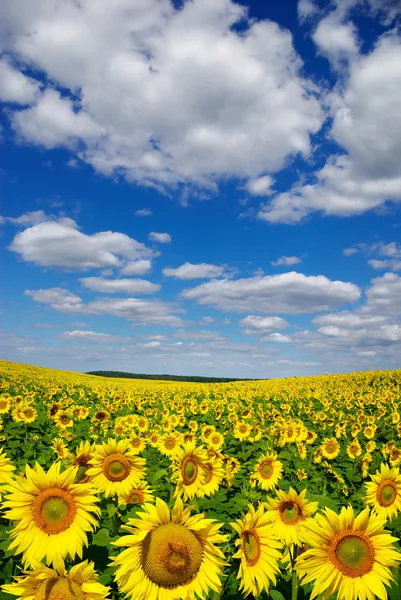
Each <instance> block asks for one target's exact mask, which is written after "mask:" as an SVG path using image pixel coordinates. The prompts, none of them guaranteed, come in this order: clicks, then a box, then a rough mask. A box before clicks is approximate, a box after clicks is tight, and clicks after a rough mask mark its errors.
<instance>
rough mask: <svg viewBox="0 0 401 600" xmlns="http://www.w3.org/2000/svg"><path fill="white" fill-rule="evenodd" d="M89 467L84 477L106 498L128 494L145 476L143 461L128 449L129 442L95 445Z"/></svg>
mask: <svg viewBox="0 0 401 600" xmlns="http://www.w3.org/2000/svg"><path fill="white" fill-rule="evenodd" d="M89 465H90V468H89V469H88V470H87V471H86V475H87V476H88V477H89V478H90V481H91V483H92V484H93V485H94V486H95V488H96V489H98V490H99V491H101V492H103V493H104V495H105V496H106V498H107V497H109V496H115V495H116V494H118V495H119V496H121V495H125V494H128V493H129V492H130V491H131V489H132V488H133V487H135V485H136V484H137V483H138V482H139V481H140V480H141V479H143V478H144V476H145V459H144V458H141V457H139V456H137V454H136V452H135V451H134V450H132V449H131V448H130V445H129V440H120V441H117V440H114V439H109V440H108V441H107V442H103V444H99V445H97V446H96V447H95V451H94V453H93V456H92V458H91V460H90V462H89Z"/></svg>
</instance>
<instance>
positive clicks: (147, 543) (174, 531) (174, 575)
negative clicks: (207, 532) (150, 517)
mask: <svg viewBox="0 0 401 600" xmlns="http://www.w3.org/2000/svg"><path fill="white" fill-rule="evenodd" d="M202 559H203V547H202V544H201V542H200V541H199V539H198V537H197V536H196V535H195V533H194V532H192V531H191V530H189V529H187V528H186V527H184V525H180V524H177V523H167V524H165V525H161V526H159V527H158V528H157V529H155V530H154V531H151V532H150V533H148V534H147V536H146V537H145V539H144V540H143V542H142V567H143V570H144V572H145V574H146V576H147V577H148V578H149V579H150V580H151V581H152V582H153V583H155V584H156V585H158V586H160V587H163V588H170V587H176V586H178V585H183V584H185V583H187V582H189V581H191V580H192V579H193V578H194V577H195V576H196V574H197V573H198V571H199V569H200V566H201V564H202Z"/></svg>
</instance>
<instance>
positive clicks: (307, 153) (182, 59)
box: [0, 0, 401, 377]
mask: <svg viewBox="0 0 401 600" xmlns="http://www.w3.org/2000/svg"><path fill="white" fill-rule="evenodd" d="M400 6H401V5H400V2H399V0H363V1H362V0H299V1H298V2H296V1H295V0H283V1H282V2H266V1H265V0H259V1H257V0H247V1H246V0H243V1H242V2H233V1H232V0H192V1H190V0H187V1H183V0H79V1H78V0H29V2H26V0H3V1H2V3H1V7H0V22H1V26H0V43H1V48H2V52H1V56H0V98H1V101H2V113H1V142H2V144H3V147H4V148H3V161H2V163H3V164H2V170H1V176H2V198H3V199H2V204H1V217H0V223H1V225H0V227H1V230H0V236H1V238H0V242H1V249H2V256H3V258H2V264H3V267H2V279H3V280H4V283H5V285H4V286H3V289H4V293H3V295H2V302H1V307H0V308H1V321H2V333H1V353H0V357H1V358H3V359H7V360H13V361H18V362H24V363H31V364H37V365H43V366H48V367H55V368H62V369H69V370H77V371H87V370H95V369H115V370H124V371H134V372H149V373H175V374H200V375H221V376H234V377H272V376H292V375H303V374H305V375H306V374H317V373H326V372H329V373H331V372H346V371H352V370H366V369H377V368H383V369H389V368H396V367H400V366H401V363H400V359H399V356H401V321H400V302H401V212H400V200H401V161H400V156H401V103H400V98H401V33H400V31H401V8H400Z"/></svg>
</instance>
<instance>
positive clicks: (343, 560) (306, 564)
mask: <svg viewBox="0 0 401 600" xmlns="http://www.w3.org/2000/svg"><path fill="white" fill-rule="evenodd" d="M384 525H385V519H380V518H378V517H377V515H375V514H373V515H369V509H368V508H365V510H363V511H362V512H361V513H360V514H359V515H358V516H357V517H355V515H354V511H353V509H352V507H351V506H348V507H347V508H346V507H343V508H342V509H341V512H340V514H339V515H337V514H336V513H335V512H334V511H332V510H330V509H328V508H326V509H325V512H324V514H318V515H316V517H315V519H313V520H312V522H311V523H309V524H308V546H309V549H308V550H306V552H304V553H303V554H301V556H300V557H299V558H298V560H297V563H296V567H295V568H296V570H297V571H298V574H299V575H300V577H301V578H302V583H304V584H306V583H311V582H314V588H313V591H312V594H311V599H313V598H316V597H317V596H318V595H320V594H322V597H323V598H329V597H331V596H332V594H335V593H336V592H338V595H337V600H373V599H374V598H376V596H377V597H378V598H380V599H381V600H386V599H387V591H386V588H385V587H384V586H385V585H389V584H390V583H391V581H392V580H393V577H392V574H391V572H390V567H395V566H398V565H399V564H400V562H401V554H400V553H399V552H398V551H397V550H396V549H395V548H394V546H393V543H394V542H395V541H396V538H393V537H392V536H391V535H390V534H389V533H388V532H387V531H385V530H384Z"/></svg>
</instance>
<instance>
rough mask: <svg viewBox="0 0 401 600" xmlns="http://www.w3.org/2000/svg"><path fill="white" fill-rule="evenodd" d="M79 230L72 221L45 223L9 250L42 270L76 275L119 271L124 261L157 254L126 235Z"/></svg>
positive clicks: (18, 237)
mask: <svg viewBox="0 0 401 600" xmlns="http://www.w3.org/2000/svg"><path fill="white" fill-rule="evenodd" d="M77 227H78V226H77V225H76V223H75V222H74V221H72V220H71V219H69V220H68V222H67V223H66V222H58V223H57V222H50V221H48V222H42V223H39V224H38V225H34V226H33V227H30V228H28V229H25V230H24V231H21V232H19V233H17V235H16V236H15V238H14V240H13V242H12V243H11V245H10V246H9V248H8V249H9V250H12V251H13V252H17V253H18V254H19V255H20V256H21V257H22V258H23V260H25V261H27V262H33V263H35V264H37V265H39V266H42V267H58V268H62V269H67V270H76V271H85V270H87V269H94V268H103V267H118V266H120V265H122V264H123V260H122V259H123V258H124V259H131V260H132V259H137V258H142V257H149V256H152V255H153V254H154V253H153V252H152V250H150V249H149V248H147V247H146V246H145V245H144V244H142V243H140V242H137V241H136V240H134V239H132V238H130V237H129V236H128V235H125V234H123V233H114V232H112V231H102V232H99V233H95V234H93V235H86V234H84V233H82V232H80V231H79V230H78V228H77Z"/></svg>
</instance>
